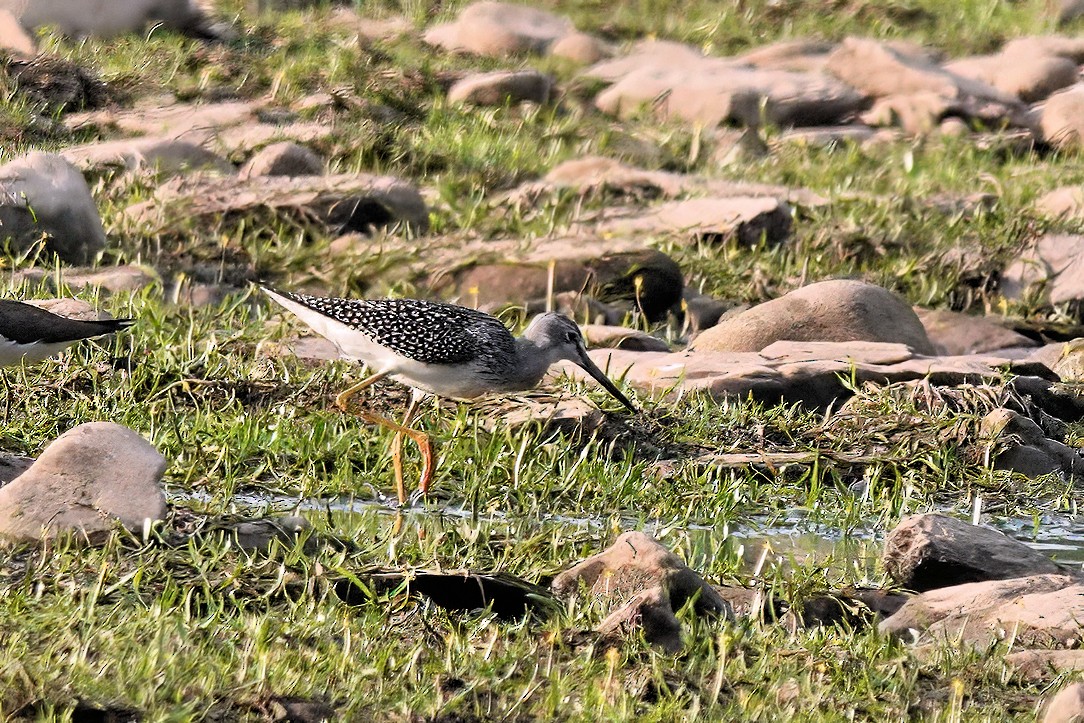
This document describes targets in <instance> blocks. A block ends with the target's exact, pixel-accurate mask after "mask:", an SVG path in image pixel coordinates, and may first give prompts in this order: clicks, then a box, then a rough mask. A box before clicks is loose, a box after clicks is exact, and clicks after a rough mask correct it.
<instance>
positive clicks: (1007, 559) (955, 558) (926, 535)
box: [883, 514, 1064, 592]
mask: <svg viewBox="0 0 1084 723" xmlns="http://www.w3.org/2000/svg"><path fill="white" fill-rule="evenodd" d="M883 560H884V567H885V571H886V572H887V573H888V574H889V576H890V577H891V578H892V579H893V580H895V581H896V582H898V583H899V584H900V585H902V586H903V587H905V588H907V589H909V590H916V591H919V592H923V591H925V590H933V589H936V588H940V587H949V586H952V585H960V584H963V583H968V582H981V581H983V580H1005V579H1008V578H1013V577H1027V576H1028V575H1043V574H1058V573H1062V572H1064V571H1063V570H1062V568H1061V567H1059V566H1058V565H1057V564H1056V563H1055V562H1054V561H1053V560H1051V559H1050V558H1048V557H1047V556H1046V555H1043V554H1042V553H1039V552H1036V551H1034V550H1032V549H1031V548H1030V547H1028V546H1027V545H1025V544H1024V543H1022V542H1017V541H1016V540H1014V539H1012V538H1011V537H1008V536H1007V535H1004V534H1002V533H1000V532H998V531H997V530H993V529H990V528H989V527H979V526H977V525H971V524H968V523H967V522H964V521H962V520H957V519H955V518H953V517H947V516H945V515H937V514H919V515H912V516H910V517H908V518H906V519H904V520H903V521H902V522H900V524H898V525H896V527H895V528H893V530H892V531H891V532H889V533H888V536H887V537H886V538H885V551H884V558H883Z"/></svg>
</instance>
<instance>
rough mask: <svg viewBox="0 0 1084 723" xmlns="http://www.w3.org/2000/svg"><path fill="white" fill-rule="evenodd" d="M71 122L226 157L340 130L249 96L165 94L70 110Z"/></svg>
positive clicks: (310, 140)
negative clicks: (212, 98)
mask: <svg viewBox="0 0 1084 723" xmlns="http://www.w3.org/2000/svg"><path fill="white" fill-rule="evenodd" d="M67 122H68V125H69V126H70V127H71V128H72V129H73V130H85V129H110V130H112V129H115V130H119V131H122V132H124V133H126V134H128V135H133V136H152V137H154V138H168V139H170V140H172V141H184V142H186V143H190V144H193V145H198V146H202V147H204V148H206V149H208V150H210V151H213V152H215V153H216V154H218V155H220V156H225V157H229V156H233V155H238V154H243V155H247V154H249V153H252V152H253V151H255V150H257V149H259V148H263V147H265V146H267V145H270V144H271V143H275V142H278V141H293V142H295V143H315V142H318V141H322V140H325V139H327V138H328V137H329V136H331V135H332V134H333V133H334V132H335V127H334V124H331V123H319V122H311V121H301V120H298V117H297V116H296V114H294V113H292V112H286V111H284V110H282V109H281V108H276V107H274V106H268V105H267V104H266V102H259V101H248V100H245V101H240V100H238V101H229V102H223V103H178V102H176V101H175V100H173V99H172V98H165V99H162V100H160V101H159V102H157V103H154V104H151V105H147V106H139V107H136V108H116V107H109V108H105V109H102V110H97V111H88V112H84V113H71V114H69V115H68V116H67Z"/></svg>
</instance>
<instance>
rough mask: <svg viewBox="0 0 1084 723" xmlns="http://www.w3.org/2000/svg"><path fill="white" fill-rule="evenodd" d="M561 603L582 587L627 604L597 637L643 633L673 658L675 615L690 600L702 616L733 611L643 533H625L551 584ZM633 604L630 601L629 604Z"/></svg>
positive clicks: (677, 633) (677, 637) (677, 640)
mask: <svg viewBox="0 0 1084 723" xmlns="http://www.w3.org/2000/svg"><path fill="white" fill-rule="evenodd" d="M552 587H553V592H554V593H555V594H556V595H558V596H560V597H568V596H570V595H573V594H575V593H576V592H577V591H578V590H579V589H580V588H581V587H583V588H586V589H587V590H588V591H590V593H591V594H592V595H595V596H597V597H601V598H605V599H608V600H614V599H616V600H628V602H626V603H625V604H624V605H623V606H622V607H620V608H618V609H617V610H615V611H614V612H613V613H611V614H610V615H609V617H607V618H606V619H605V620H603V621H602V623H600V624H599V627H598V631H599V632H601V633H603V634H613V633H617V632H619V631H622V630H628V629H630V628H642V629H643V631H644V637H645V638H646V639H647V640H648V641H649V642H651V643H654V644H656V645H659V646H661V647H663V648H664V649H666V650H667V651H669V652H677V651H678V650H680V649H681V647H682V643H681V624H680V623H679V622H678V620H677V618H676V617H675V615H674V612H675V611H676V610H679V609H681V607H682V606H684V605H685V604H686V603H687V602H688V601H689V600H693V607H694V609H695V610H696V612H697V613H698V614H700V615H704V614H721V615H724V616H726V617H731V616H732V613H731V611H730V606H729V605H728V604H727V603H726V601H725V600H723V598H722V597H720V596H719V594H718V593H717V592H716V591H715V589H714V588H713V587H711V586H710V585H708V584H707V583H706V582H704V580H703V578H701V577H700V576H699V575H698V574H696V572H694V571H693V570H692V569H690V568H689V567H688V566H687V565H686V564H685V563H684V561H682V559H681V558H680V557H678V556H677V555H675V554H674V553H672V552H670V551H669V550H668V549H666V547H664V546H663V545H661V544H660V543H659V542H657V541H656V540H655V539H653V538H652V537H650V536H648V535H645V534H644V533H642V532H626V533H624V534H622V535H621V536H620V537H618V538H617V540H616V541H615V542H614V544H613V545H612V546H610V547H609V548H607V549H606V550H605V551H603V552H600V553H599V554H597V555H594V556H592V557H589V558H587V559H586V560H584V561H583V562H580V563H579V564H577V565H575V566H573V567H572V568H570V569H568V570H566V571H564V572H562V573H561V574H560V575H558V576H557V577H556V578H554V580H553V586H552ZM630 598H631V599H630Z"/></svg>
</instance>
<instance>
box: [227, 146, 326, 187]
mask: <svg viewBox="0 0 1084 723" xmlns="http://www.w3.org/2000/svg"><path fill="white" fill-rule="evenodd" d="M323 172H324V161H323V159H321V158H320V156H318V155H316V154H315V153H313V151H312V150H311V149H309V148H306V147H305V146H303V145H301V144H299V143H294V142H292V141H282V142H280V143H272V144H271V145H269V146H267V147H266V148H263V149H261V150H259V151H257V152H256V154H255V155H253V156H252V158H249V159H248V161H246V162H245V165H244V166H242V167H241V178H251V177H253V176H319V175H322V174H323Z"/></svg>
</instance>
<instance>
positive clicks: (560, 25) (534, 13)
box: [423, 2, 576, 57]
mask: <svg viewBox="0 0 1084 723" xmlns="http://www.w3.org/2000/svg"><path fill="white" fill-rule="evenodd" d="M575 30H576V28H575V26H573V24H572V21H571V20H569V19H568V18H566V17H563V16H560V15H555V14H553V13H550V12H547V11H545V10H541V9H537V8H532V7H529V6H527V5H513V4H510V3H501V2H476V3H473V4H471V5H468V6H467V7H465V8H463V10H462V11H460V13H459V16H458V17H457V18H456V19H455V21H454V22H452V23H447V24H444V25H436V26H434V27H432V28H430V29H429V30H428V31H426V33H425V35H424V36H423V37H424V39H425V42H427V43H429V44H430V45H436V46H439V47H442V48H444V49H445V50H451V51H456V52H467V53H473V54H475V55H488V56H494V57H504V56H508V55H516V54H520V53H538V54H540V53H544V52H545V51H546V50H547V49H548V48H549V47H550V45H552V44H553V43H554V42H555V41H557V40H559V39H560V38H563V37H564V36H566V35H569V34H571V33H573V32H575Z"/></svg>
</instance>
